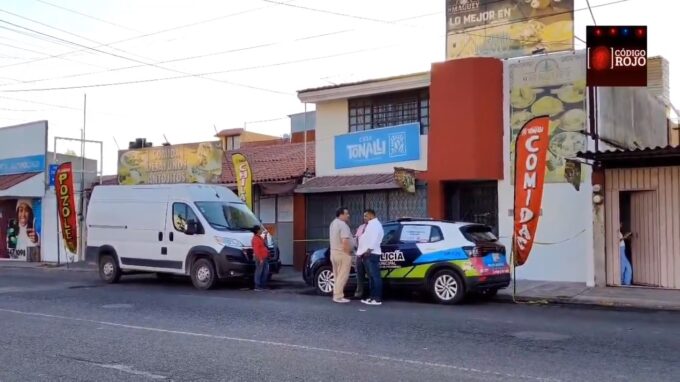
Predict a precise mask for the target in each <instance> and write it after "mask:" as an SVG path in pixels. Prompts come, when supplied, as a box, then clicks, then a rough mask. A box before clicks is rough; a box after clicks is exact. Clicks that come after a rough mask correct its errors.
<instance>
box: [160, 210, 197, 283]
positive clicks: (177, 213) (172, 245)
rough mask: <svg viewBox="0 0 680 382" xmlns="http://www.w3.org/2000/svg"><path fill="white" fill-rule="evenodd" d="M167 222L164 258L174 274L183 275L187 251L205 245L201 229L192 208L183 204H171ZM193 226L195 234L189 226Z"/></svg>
mask: <svg viewBox="0 0 680 382" xmlns="http://www.w3.org/2000/svg"><path fill="white" fill-rule="evenodd" d="M169 207H170V208H169V212H170V213H169V214H168V219H169V221H168V222H167V225H166V226H167V240H166V242H165V243H164V248H165V252H166V256H167V259H168V261H169V262H171V263H172V264H173V268H174V269H173V270H174V271H175V272H181V273H184V270H185V261H186V258H187V255H188V254H189V251H191V249H192V248H193V247H195V246H197V245H200V244H201V243H205V229H204V228H203V226H202V224H201V222H200V220H199V219H198V216H197V215H196V212H195V210H194V208H193V207H192V206H191V205H189V204H188V203H185V202H171V203H170V206H169ZM191 224H195V226H194V227H195V229H196V230H195V232H191V231H190V230H189V226H190V225H191Z"/></svg>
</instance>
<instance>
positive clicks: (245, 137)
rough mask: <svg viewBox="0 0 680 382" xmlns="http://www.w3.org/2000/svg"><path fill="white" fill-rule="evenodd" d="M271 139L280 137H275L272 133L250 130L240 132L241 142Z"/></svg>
mask: <svg viewBox="0 0 680 382" xmlns="http://www.w3.org/2000/svg"><path fill="white" fill-rule="evenodd" d="M272 139H281V137H275V136H273V135H265V134H258V133H253V132H251V131H244V132H243V133H242V134H241V143H243V142H260V141H270V140H272Z"/></svg>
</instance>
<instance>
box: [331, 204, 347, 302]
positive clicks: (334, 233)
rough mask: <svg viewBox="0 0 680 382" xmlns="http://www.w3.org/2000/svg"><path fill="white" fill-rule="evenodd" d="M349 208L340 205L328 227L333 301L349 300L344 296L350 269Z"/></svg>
mask: <svg viewBox="0 0 680 382" xmlns="http://www.w3.org/2000/svg"><path fill="white" fill-rule="evenodd" d="M348 221H349V210H348V209H347V208H345V207H340V208H338V210H337V211H336V212H335V219H334V220H333V222H331V226H330V228H329V236H330V237H329V239H330V244H331V263H332V265H333V279H334V280H335V285H334V286H333V302H337V303H339V304H346V303H348V302H349V300H348V299H346V298H345V286H346V285H347V280H348V279H349V272H350V270H351V269H352V247H353V245H352V232H350V229H349V225H348V224H347V222H348Z"/></svg>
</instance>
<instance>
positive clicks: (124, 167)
mask: <svg viewBox="0 0 680 382" xmlns="http://www.w3.org/2000/svg"><path fill="white" fill-rule="evenodd" d="M223 157H224V152H223V151H222V146H221V144H220V142H201V143H189V144H183V145H173V146H161V147H148V148H143V149H132V150H121V151H120V152H119V154H118V183H119V184H124V185H135V184H168V183H219V182H220V177H221V175H222V159H223Z"/></svg>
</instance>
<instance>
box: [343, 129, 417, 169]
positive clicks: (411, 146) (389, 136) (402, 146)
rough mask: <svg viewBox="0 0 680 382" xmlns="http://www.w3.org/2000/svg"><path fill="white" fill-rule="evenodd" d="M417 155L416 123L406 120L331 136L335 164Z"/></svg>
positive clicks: (361, 163)
mask: <svg viewBox="0 0 680 382" xmlns="http://www.w3.org/2000/svg"><path fill="white" fill-rule="evenodd" d="M419 159H420V124H419V123H410V124H406V125H398V126H393V127H384V128H379V129H374V130H369V131H362V132H358V133H350V134H344V135H338V136H336V137H335V168H336V169H341V168H352V167H362V166H371V165H378V164H385V163H395V162H406V161H413V160H419Z"/></svg>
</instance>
